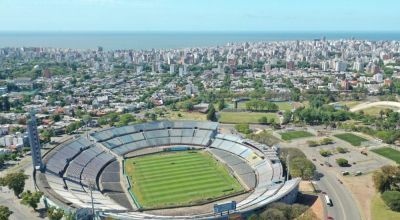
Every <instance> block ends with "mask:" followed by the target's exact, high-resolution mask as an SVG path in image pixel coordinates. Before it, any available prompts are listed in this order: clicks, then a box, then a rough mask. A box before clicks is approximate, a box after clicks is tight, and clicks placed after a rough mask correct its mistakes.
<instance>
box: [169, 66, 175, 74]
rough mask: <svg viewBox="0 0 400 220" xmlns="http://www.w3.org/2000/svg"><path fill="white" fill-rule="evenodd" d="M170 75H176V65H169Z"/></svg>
mask: <svg viewBox="0 0 400 220" xmlns="http://www.w3.org/2000/svg"><path fill="white" fill-rule="evenodd" d="M169 73H170V74H174V73H175V64H171V65H169Z"/></svg>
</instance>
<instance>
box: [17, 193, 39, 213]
mask: <svg viewBox="0 0 400 220" xmlns="http://www.w3.org/2000/svg"><path fill="white" fill-rule="evenodd" d="M42 195H43V193H42V192H34V193H32V192H31V191H29V190H28V191H26V192H23V193H22V194H21V197H22V201H21V203H22V204H24V205H28V206H30V207H32V208H33V209H34V210H36V208H37V206H38V204H39V202H40V198H41V197H42Z"/></svg>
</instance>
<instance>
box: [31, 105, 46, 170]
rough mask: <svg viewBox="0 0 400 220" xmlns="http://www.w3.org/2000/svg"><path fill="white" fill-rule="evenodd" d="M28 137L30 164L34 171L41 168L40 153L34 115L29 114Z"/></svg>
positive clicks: (32, 113)
mask: <svg viewBox="0 0 400 220" xmlns="http://www.w3.org/2000/svg"><path fill="white" fill-rule="evenodd" d="M28 136H29V145H30V146H31V154H32V163H33V167H34V169H36V170H39V169H40V170H41V169H42V168H43V163H42V155H41V153H40V140H39V134H38V130H37V125H36V117H35V113H34V112H31V113H30V119H29V121H28Z"/></svg>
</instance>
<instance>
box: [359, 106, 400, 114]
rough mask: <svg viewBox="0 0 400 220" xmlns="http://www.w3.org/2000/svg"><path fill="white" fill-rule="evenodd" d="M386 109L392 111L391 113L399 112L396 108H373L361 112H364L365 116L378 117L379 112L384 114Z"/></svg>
mask: <svg viewBox="0 0 400 220" xmlns="http://www.w3.org/2000/svg"><path fill="white" fill-rule="evenodd" d="M387 109H392V110H393V111H397V110H399V109H398V108H390V107H382V106H374V107H371V108H367V109H363V111H364V114H366V115H373V116H380V112H381V111H383V112H385V110H387Z"/></svg>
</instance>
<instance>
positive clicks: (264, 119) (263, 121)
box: [258, 116, 268, 125]
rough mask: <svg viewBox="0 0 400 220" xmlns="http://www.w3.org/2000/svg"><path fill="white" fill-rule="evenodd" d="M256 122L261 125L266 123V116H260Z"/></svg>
mask: <svg viewBox="0 0 400 220" xmlns="http://www.w3.org/2000/svg"><path fill="white" fill-rule="evenodd" d="M258 122H259V123H260V124H263V125H265V124H268V117H267V116H262V117H261V118H259V119H258Z"/></svg>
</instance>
